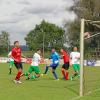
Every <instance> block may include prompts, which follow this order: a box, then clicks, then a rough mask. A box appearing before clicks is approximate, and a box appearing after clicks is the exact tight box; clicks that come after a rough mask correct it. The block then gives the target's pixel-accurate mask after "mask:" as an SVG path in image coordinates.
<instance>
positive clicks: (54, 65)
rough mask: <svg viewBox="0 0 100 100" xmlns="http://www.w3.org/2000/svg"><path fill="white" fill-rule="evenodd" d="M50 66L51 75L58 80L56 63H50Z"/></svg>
mask: <svg viewBox="0 0 100 100" xmlns="http://www.w3.org/2000/svg"><path fill="white" fill-rule="evenodd" d="M50 67H51V68H52V73H53V76H54V77H55V79H57V80H58V75H57V73H56V68H57V67H58V64H52V65H51V66H50Z"/></svg>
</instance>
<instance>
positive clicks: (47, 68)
mask: <svg viewBox="0 0 100 100" xmlns="http://www.w3.org/2000/svg"><path fill="white" fill-rule="evenodd" d="M48 70H49V67H48V66H46V67H45V72H44V74H47V72H48Z"/></svg>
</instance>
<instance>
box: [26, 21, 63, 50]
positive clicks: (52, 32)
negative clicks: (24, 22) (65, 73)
mask: <svg viewBox="0 0 100 100" xmlns="http://www.w3.org/2000/svg"><path fill="white" fill-rule="evenodd" d="M64 33H65V31H64V30H63V29H62V28H61V27H58V26H56V25H55V24H52V23H48V22H46V21H44V20H43V21H42V22H41V24H39V25H36V26H35V28H34V29H33V30H31V31H30V32H29V33H28V34H27V36H26V38H25V40H26V44H27V45H28V46H29V48H30V49H31V50H34V49H36V48H42V49H43V42H44V48H45V50H48V49H49V48H59V47H62V46H63V43H64V41H63V37H64Z"/></svg>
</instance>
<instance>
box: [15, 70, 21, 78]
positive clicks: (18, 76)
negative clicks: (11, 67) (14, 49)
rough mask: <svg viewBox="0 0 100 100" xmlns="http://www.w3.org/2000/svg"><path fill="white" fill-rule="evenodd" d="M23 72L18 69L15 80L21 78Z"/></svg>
mask: <svg viewBox="0 0 100 100" xmlns="http://www.w3.org/2000/svg"><path fill="white" fill-rule="evenodd" d="M21 74H22V72H20V71H18V73H17V75H16V78H15V80H20V76H21Z"/></svg>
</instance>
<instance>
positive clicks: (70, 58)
mask: <svg viewBox="0 0 100 100" xmlns="http://www.w3.org/2000/svg"><path fill="white" fill-rule="evenodd" d="M71 61H72V53H70V56H69V64H70V67H71V66H72V62H71Z"/></svg>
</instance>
